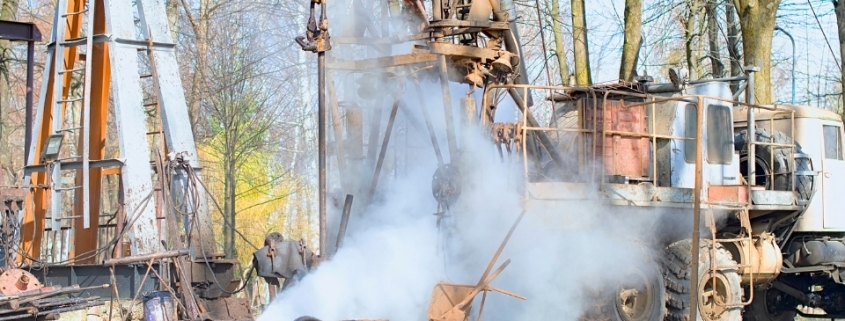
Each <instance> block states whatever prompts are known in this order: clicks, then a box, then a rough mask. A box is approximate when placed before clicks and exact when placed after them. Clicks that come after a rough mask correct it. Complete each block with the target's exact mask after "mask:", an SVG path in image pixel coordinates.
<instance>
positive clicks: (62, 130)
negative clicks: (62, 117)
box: [56, 126, 82, 133]
mask: <svg viewBox="0 0 845 321" xmlns="http://www.w3.org/2000/svg"><path fill="white" fill-rule="evenodd" d="M78 129H82V126H79V127H68V128H62V129H57V130H56V133H61V132H72V131H76V130H78Z"/></svg>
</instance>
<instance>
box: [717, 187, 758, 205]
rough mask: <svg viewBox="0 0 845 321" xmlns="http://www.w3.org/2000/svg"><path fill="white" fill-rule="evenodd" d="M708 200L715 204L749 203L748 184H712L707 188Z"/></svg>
mask: <svg viewBox="0 0 845 321" xmlns="http://www.w3.org/2000/svg"><path fill="white" fill-rule="evenodd" d="M707 202H708V203H715V204H745V203H748V186H743V185H724V186H720V185H711V186H710V187H709V188H708V189H707Z"/></svg>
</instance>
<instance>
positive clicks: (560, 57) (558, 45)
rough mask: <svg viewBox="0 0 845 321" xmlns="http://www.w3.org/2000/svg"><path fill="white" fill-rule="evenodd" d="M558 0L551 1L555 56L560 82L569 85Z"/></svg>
mask: <svg viewBox="0 0 845 321" xmlns="http://www.w3.org/2000/svg"><path fill="white" fill-rule="evenodd" d="M558 1H560V0H551V2H552V34H553V35H555V57H557V63H558V66H559V67H560V82H561V84H563V85H564V86H566V85H569V64H567V63H566V49H564V47H563V29H562V28H561V26H560V3H559V2H558Z"/></svg>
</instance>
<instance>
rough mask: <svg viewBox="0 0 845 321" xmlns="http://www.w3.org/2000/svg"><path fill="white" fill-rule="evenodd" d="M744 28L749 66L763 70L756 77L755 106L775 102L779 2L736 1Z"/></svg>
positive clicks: (763, 0) (743, 46)
mask: <svg viewBox="0 0 845 321" xmlns="http://www.w3.org/2000/svg"><path fill="white" fill-rule="evenodd" d="M733 1H734V5H735V6H736V11H737V13H738V14H739V23H740V26H741V27H742V53H743V56H744V58H745V65H746V66H754V67H757V68H759V69H760V71H759V72H757V74H756V76H755V80H756V82H757V84H756V88H754V96H755V97H756V103H759V104H769V103H771V102H772V35H773V34H774V31H775V17H776V14H777V11H778V6H779V5H780V0H733Z"/></svg>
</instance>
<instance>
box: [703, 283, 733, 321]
mask: <svg viewBox="0 0 845 321" xmlns="http://www.w3.org/2000/svg"><path fill="white" fill-rule="evenodd" d="M728 289H729V286H728V280H727V279H726V278H725V276H724V274H722V273H721V272H715V273H714V272H707V273H705V275H704V277H702V278H701V282H700V283H699V291H698V293H699V295H698V309H699V311H700V313H699V314H701V316H702V318H703V319H705V320H713V321H716V320H720V319H721V317H722V315H723V314H724V313H725V311H727V310H728V308H729V305H731V304H733V302H734V301H733V299H734V298H733V295H732V293H731V292H730V291H729V290H728Z"/></svg>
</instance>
